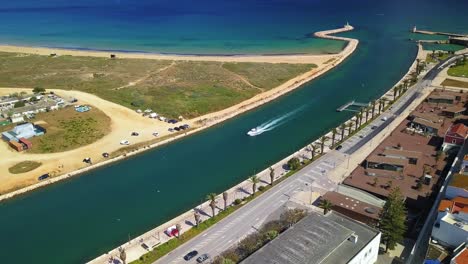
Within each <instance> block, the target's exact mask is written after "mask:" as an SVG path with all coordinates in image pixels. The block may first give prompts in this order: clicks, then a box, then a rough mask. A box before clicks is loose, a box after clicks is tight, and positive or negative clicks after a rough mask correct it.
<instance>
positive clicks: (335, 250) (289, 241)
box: [241, 211, 379, 264]
mask: <svg viewBox="0 0 468 264" xmlns="http://www.w3.org/2000/svg"><path fill="white" fill-rule="evenodd" d="M353 234H354V235H357V236H358V239H357V242H356V243H353V242H351V241H350V240H348V238H350V236H351V235H353ZM378 234H379V232H378V231H377V230H375V229H373V228H370V227H368V226H366V225H364V224H361V223H359V222H356V221H354V220H352V219H350V218H348V217H345V216H343V215H341V214H339V213H336V212H333V211H332V212H330V213H329V214H327V215H321V214H317V213H312V214H311V215H309V216H307V217H305V218H304V219H302V220H301V221H299V223H297V224H295V225H294V226H292V227H291V228H289V229H288V230H286V231H285V232H284V233H283V234H281V235H280V236H278V237H277V238H276V239H274V240H273V241H271V242H270V243H268V244H266V245H265V246H263V247H262V248H260V249H259V250H258V251H256V252H255V253H253V254H252V255H251V256H250V257H248V258H247V259H245V260H244V261H243V262H241V263H243V264H313V263H321V264H345V263H348V261H349V260H351V259H352V258H353V257H354V256H355V255H356V254H357V253H358V252H360V251H361V250H362V248H364V247H365V246H366V245H367V244H368V243H369V242H370V241H372V239H374V238H375V237H376V236H377V235H378Z"/></svg>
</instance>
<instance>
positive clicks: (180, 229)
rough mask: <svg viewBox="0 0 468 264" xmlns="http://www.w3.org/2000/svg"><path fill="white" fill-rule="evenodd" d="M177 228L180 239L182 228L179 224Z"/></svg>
mask: <svg viewBox="0 0 468 264" xmlns="http://www.w3.org/2000/svg"><path fill="white" fill-rule="evenodd" d="M175 227H176V229H177V238H179V237H180V231H182V226H181V225H180V224H179V223H177V224H176V226H175Z"/></svg>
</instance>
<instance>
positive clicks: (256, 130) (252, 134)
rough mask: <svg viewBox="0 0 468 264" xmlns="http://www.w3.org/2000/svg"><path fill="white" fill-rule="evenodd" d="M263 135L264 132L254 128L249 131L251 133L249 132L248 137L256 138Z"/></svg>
mask: <svg viewBox="0 0 468 264" xmlns="http://www.w3.org/2000/svg"><path fill="white" fill-rule="evenodd" d="M261 133H263V130H260V129H258V128H252V129H250V130H249V132H247V135H249V136H251V137H254V136H257V135H260V134H261Z"/></svg>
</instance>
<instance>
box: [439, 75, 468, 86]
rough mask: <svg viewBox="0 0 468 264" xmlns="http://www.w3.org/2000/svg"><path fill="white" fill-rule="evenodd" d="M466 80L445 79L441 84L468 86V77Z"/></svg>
mask: <svg viewBox="0 0 468 264" xmlns="http://www.w3.org/2000/svg"><path fill="white" fill-rule="evenodd" d="M467 76H468V75H467ZM466 80H467V81H466V82H462V81H458V80H453V79H445V80H444V81H443V82H442V83H441V84H442V86H452V87H460V88H468V78H467V79H466Z"/></svg>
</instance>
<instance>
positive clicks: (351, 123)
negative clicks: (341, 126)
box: [348, 121, 354, 136]
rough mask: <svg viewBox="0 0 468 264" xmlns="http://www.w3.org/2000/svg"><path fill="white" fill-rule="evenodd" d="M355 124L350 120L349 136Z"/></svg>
mask: <svg viewBox="0 0 468 264" xmlns="http://www.w3.org/2000/svg"><path fill="white" fill-rule="evenodd" d="M353 125H354V122H353V121H350V122H349V123H348V136H349V135H351V132H353Z"/></svg>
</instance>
